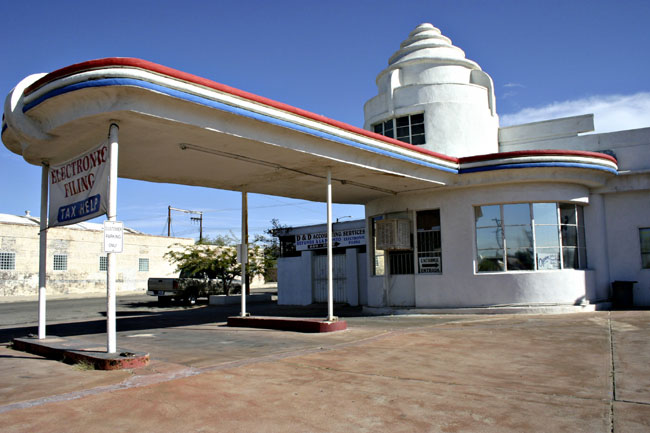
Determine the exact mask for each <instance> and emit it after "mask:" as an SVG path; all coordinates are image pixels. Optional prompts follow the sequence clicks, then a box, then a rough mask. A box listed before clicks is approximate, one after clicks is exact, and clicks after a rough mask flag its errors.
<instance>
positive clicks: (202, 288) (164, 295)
mask: <svg viewBox="0 0 650 433" xmlns="http://www.w3.org/2000/svg"><path fill="white" fill-rule="evenodd" d="M225 293H226V290H225V286H224V284H223V281H222V280H221V279H220V278H218V277H217V276H216V275H214V274H212V273H210V272H200V273H190V272H187V271H181V273H180V275H179V276H178V277H176V278H173V277H172V278H149V280H148V281H147V295H149V296H157V297H158V305H159V306H166V305H169V304H170V303H171V302H172V301H177V302H182V303H184V304H186V305H194V304H196V301H197V299H198V298H206V297H208V296H210V295H223V294H225ZM229 293H231V294H233V293H241V281H239V280H233V281H232V282H231V283H230V291H229Z"/></svg>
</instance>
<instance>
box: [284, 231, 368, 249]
mask: <svg viewBox="0 0 650 433" xmlns="http://www.w3.org/2000/svg"><path fill="white" fill-rule="evenodd" d="M365 244H366V229H353V230H339V231H335V232H333V233H332V246H333V247H334V248H339V247H353V246H356V245H359V246H361V245H365ZM322 248H327V233H306V234H303V235H296V250H297V251H304V250H318V249H322Z"/></svg>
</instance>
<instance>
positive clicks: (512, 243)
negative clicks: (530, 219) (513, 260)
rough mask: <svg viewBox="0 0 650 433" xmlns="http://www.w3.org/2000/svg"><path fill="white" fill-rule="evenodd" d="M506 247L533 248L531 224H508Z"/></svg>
mask: <svg viewBox="0 0 650 433" xmlns="http://www.w3.org/2000/svg"><path fill="white" fill-rule="evenodd" d="M505 231H506V247H507V248H508V249H509V250H510V249H516V248H533V233H532V231H531V230H530V226H529V225H528V226H506V227H505Z"/></svg>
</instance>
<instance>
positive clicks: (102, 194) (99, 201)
mask: <svg viewBox="0 0 650 433" xmlns="http://www.w3.org/2000/svg"><path fill="white" fill-rule="evenodd" d="M109 155H110V152H109V147H108V142H104V143H102V144H101V145H100V146H99V147H96V148H95V149H93V150H91V151H90V152H87V153H85V154H83V155H81V156H78V157H76V158H73V159H72V160H70V161H68V162H65V163H63V164H61V165H57V166H51V167H50V175H49V178H48V181H49V185H50V217H49V226H50V227H54V226H65V225H68V224H74V223H78V222H82V221H86V220H89V219H91V218H95V217H98V216H100V215H104V214H105V213H106V210H107V209H108V172H109Z"/></svg>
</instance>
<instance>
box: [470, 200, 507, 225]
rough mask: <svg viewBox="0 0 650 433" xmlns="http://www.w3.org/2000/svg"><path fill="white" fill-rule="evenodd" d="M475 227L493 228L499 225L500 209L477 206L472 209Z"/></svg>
mask: <svg viewBox="0 0 650 433" xmlns="http://www.w3.org/2000/svg"><path fill="white" fill-rule="evenodd" d="M474 209H475V210H474V213H475V218H476V227H493V226H500V225H501V207H500V206H499V205H494V206H477V207H476V208H474Z"/></svg>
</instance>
